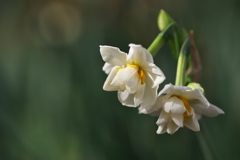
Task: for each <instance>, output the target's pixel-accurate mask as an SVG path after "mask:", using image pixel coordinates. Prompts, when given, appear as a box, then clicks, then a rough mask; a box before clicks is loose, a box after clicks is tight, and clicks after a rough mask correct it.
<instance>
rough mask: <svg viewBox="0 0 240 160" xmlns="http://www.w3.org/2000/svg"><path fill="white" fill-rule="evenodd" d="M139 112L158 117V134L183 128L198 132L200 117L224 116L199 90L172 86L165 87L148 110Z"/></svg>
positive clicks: (141, 109)
mask: <svg viewBox="0 0 240 160" xmlns="http://www.w3.org/2000/svg"><path fill="white" fill-rule="evenodd" d="M139 112H140V113H145V114H153V115H158V116H159V118H158V120H157V125H158V130H157V133H158V134H163V133H165V132H167V133H169V134H173V133H175V132H176V131H177V130H178V129H179V128H180V127H183V126H186V127H188V128H189V129H191V130H193V131H199V130H200V127H199V123H198V120H199V119H200V118H201V116H202V115H205V116H208V117H215V116H217V115H218V114H224V112H223V111H222V110H221V109H220V108H218V107H216V106H214V105H212V104H210V103H209V102H208V100H207V99H206V98H205V96H204V95H203V94H202V92H201V90H200V89H198V88H195V89H192V88H189V87H185V86H174V85H172V84H167V85H165V87H164V88H163V90H162V91H161V92H160V93H159V97H158V99H157V101H156V104H155V105H154V106H153V107H152V108H151V109H150V110H146V109H144V108H139Z"/></svg>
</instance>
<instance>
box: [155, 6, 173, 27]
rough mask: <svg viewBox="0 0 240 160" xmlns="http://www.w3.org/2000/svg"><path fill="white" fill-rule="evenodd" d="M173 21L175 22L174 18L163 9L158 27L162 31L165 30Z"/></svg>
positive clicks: (159, 16)
mask: <svg viewBox="0 0 240 160" xmlns="http://www.w3.org/2000/svg"><path fill="white" fill-rule="evenodd" d="M171 23H175V22H174V20H173V19H172V18H171V17H170V16H169V15H168V14H167V13H166V12H165V11H164V10H161V11H160V13H159V15H158V27H159V29H160V31H163V30H164V29H165V28H166V27H167V26H168V25H169V24H171Z"/></svg>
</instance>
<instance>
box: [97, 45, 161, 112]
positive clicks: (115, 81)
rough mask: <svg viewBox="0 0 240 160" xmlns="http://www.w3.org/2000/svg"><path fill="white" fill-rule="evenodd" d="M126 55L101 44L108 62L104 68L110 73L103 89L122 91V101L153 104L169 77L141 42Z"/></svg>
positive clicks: (129, 104)
mask: <svg viewBox="0 0 240 160" xmlns="http://www.w3.org/2000/svg"><path fill="white" fill-rule="evenodd" d="M129 46H130V49H129V53H128V54H126V53H124V52H122V51H120V50H119V49H118V48H116V47H111V46H100V53H101V55H102V58H103V60H104V61H105V62H106V63H105V65H104V66H103V71H105V73H107V74H109V75H108V77H107V79H106V81H105V83H104V85H103V89H104V90H106V91H118V99H119V101H120V102H121V103H122V104H123V105H125V106H130V107H137V106H139V105H141V107H143V108H148V109H149V107H151V106H152V105H153V104H154V103H155V101H156V99H157V89H158V86H159V84H160V83H162V82H163V81H164V79H165V76H164V74H163V73H162V71H161V70H160V69H159V68H158V67H157V66H156V65H155V64H154V63H153V57H152V55H151V54H150V53H149V52H148V51H147V50H146V49H145V48H143V47H142V46H141V45H136V44H130V45H129Z"/></svg>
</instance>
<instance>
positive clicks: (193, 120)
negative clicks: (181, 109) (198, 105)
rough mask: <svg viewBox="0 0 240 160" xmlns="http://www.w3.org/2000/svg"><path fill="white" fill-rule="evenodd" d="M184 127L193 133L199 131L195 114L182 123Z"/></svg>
mask: <svg viewBox="0 0 240 160" xmlns="http://www.w3.org/2000/svg"><path fill="white" fill-rule="evenodd" d="M184 125H185V126H186V127H188V128H189V129H191V130H193V131H200V126H199V123H198V119H197V117H196V116H195V114H194V115H193V116H192V118H191V119H189V120H186V121H184Z"/></svg>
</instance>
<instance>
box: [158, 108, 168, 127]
mask: <svg viewBox="0 0 240 160" xmlns="http://www.w3.org/2000/svg"><path fill="white" fill-rule="evenodd" d="M170 118H171V117H170V115H169V114H168V113H166V112H164V111H162V112H161V113H160V116H159V118H158V120H157V122H156V124H157V125H161V124H165V123H168V122H169V121H170Z"/></svg>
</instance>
